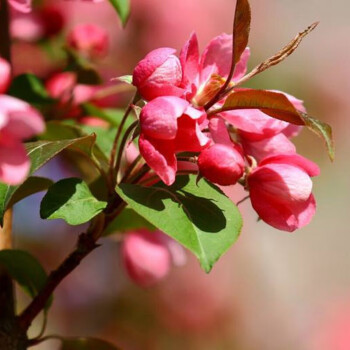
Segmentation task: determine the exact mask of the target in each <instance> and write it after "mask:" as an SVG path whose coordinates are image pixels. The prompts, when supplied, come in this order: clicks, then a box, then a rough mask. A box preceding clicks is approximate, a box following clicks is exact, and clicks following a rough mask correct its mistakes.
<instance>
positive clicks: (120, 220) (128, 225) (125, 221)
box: [103, 208, 156, 236]
mask: <svg viewBox="0 0 350 350" xmlns="http://www.w3.org/2000/svg"><path fill="white" fill-rule="evenodd" d="M142 228H146V229H148V230H149V231H155V230H156V227H155V226H154V225H152V224H151V223H149V222H148V221H147V220H145V219H144V218H143V217H142V216H140V215H139V214H137V213H136V212H135V211H134V210H132V209H131V208H125V209H124V210H123V211H122V212H121V213H120V214H119V215H118V216H117V217H116V218H115V219H114V220H113V221H112V222H111V223H110V224H109V225H108V226H107V228H106V230H105V231H104V232H103V235H104V236H108V235H111V234H113V233H116V232H127V231H132V230H138V229H142Z"/></svg>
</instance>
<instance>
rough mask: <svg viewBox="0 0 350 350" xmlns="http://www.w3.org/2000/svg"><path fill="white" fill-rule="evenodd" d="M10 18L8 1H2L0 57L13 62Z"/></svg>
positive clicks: (0, 8)
mask: <svg viewBox="0 0 350 350" xmlns="http://www.w3.org/2000/svg"><path fill="white" fill-rule="evenodd" d="M9 24H10V18H9V10H8V3H7V0H0V56H1V57H3V58H4V59H6V60H7V61H9V62H11V39H10V29H9V28H10V26H9Z"/></svg>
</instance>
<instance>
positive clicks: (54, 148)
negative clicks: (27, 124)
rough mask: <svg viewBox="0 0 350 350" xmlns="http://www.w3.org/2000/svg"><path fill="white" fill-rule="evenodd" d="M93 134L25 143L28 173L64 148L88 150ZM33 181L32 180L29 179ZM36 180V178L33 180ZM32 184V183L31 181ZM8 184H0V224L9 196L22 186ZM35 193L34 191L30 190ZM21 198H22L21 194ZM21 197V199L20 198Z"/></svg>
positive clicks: (93, 138) (8, 204) (92, 140)
mask: <svg viewBox="0 0 350 350" xmlns="http://www.w3.org/2000/svg"><path fill="white" fill-rule="evenodd" d="M95 138H96V137H95V136H94V135H89V136H84V137H80V138H74V139H68V140H59V141H37V142H29V143H26V144H25V147H26V150H27V153H28V156H29V158H30V161H31V167H30V171H29V175H32V174H33V173H34V172H35V171H37V170H38V169H39V168H41V167H42V166H43V165H45V164H46V163H47V162H48V161H49V160H50V159H52V158H54V157H55V156H56V155H57V154H59V153H60V152H62V151H63V150H64V149H67V148H72V149H80V150H82V151H83V150H86V151H87V150H88V149H89V148H91V147H92V146H93V144H94V142H95ZM29 181H33V180H29ZM34 181H36V180H34ZM39 182H40V181H37V184H36V186H37V187H38V188H40V186H39ZM32 184H33V183H32ZM23 185H24V184H22V185H18V186H9V185H6V184H0V224H1V225H2V223H3V217H4V213H5V210H6V209H7V208H9V207H10V200H11V197H12V196H13V195H14V193H16V191H17V190H18V188H19V187H21V186H23ZM32 193H35V192H32ZM22 198H24V197H23V196H22ZM22 198H21V199H22Z"/></svg>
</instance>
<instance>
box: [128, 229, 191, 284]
mask: <svg viewBox="0 0 350 350" xmlns="http://www.w3.org/2000/svg"><path fill="white" fill-rule="evenodd" d="M122 260H123V263H124V265H125V268H126V271H127V273H128V275H129V277H130V278H131V279H132V281H134V282H135V283H136V284H138V285H139V286H141V287H150V286H152V285H153V284H155V283H156V282H158V281H159V280H161V279H163V278H164V277H166V276H167V275H168V273H169V272H170V268H171V265H172V264H174V265H182V264H183V263H184V262H185V260H186V257H185V252H184V250H183V248H182V247H181V246H180V245H179V244H178V243H177V242H175V241H174V240H172V239H171V238H169V237H168V236H166V235H165V234H164V233H162V232H161V231H154V232H150V231H148V230H146V229H141V230H137V231H133V232H128V233H127V234H126V237H125V239H124V241H123V245H122Z"/></svg>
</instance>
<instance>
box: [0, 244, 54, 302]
mask: <svg viewBox="0 0 350 350" xmlns="http://www.w3.org/2000/svg"><path fill="white" fill-rule="evenodd" d="M0 265H2V266H3V267H4V268H5V269H6V271H7V273H8V274H9V275H10V276H11V277H12V278H13V279H14V280H15V281H16V282H17V283H18V284H19V285H20V286H21V287H22V288H23V289H24V291H25V292H26V293H28V294H29V295H30V296H31V297H32V298H34V297H35V296H36V295H37V294H38V292H39V291H40V290H41V289H42V288H43V287H44V286H45V284H46V281H47V275H46V272H45V270H44V269H43V267H42V266H41V264H40V263H39V261H38V260H37V259H36V258H35V257H33V256H32V255H30V254H29V253H28V252H26V251H22V250H15V249H10V250H7V249H6V250H1V251H0ZM51 302H52V298H51V299H50V301H49V303H48V304H47V306H46V308H48V307H49V306H50V304H51Z"/></svg>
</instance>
